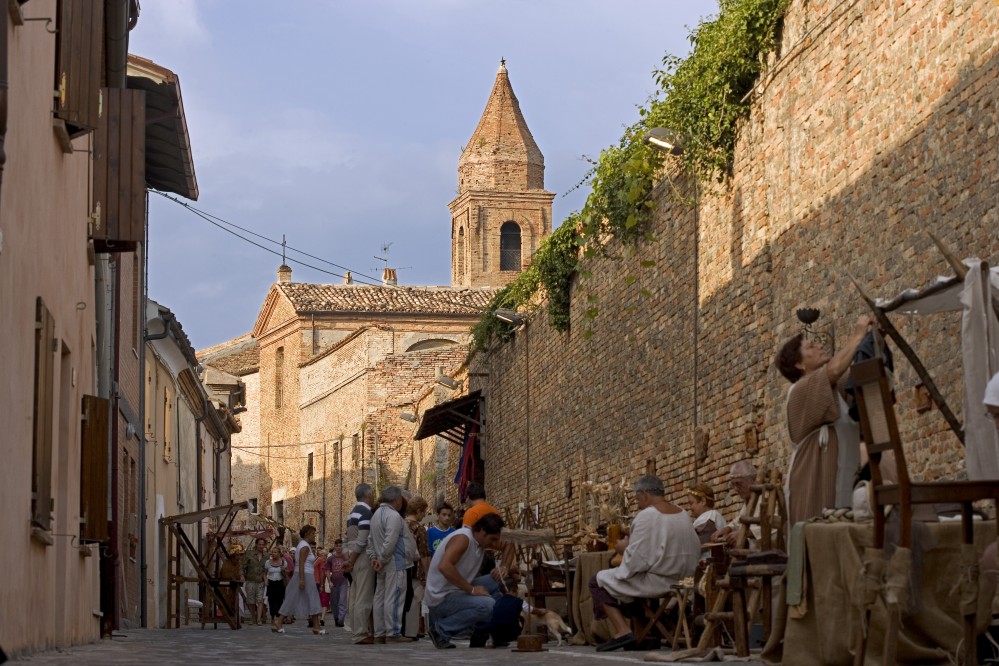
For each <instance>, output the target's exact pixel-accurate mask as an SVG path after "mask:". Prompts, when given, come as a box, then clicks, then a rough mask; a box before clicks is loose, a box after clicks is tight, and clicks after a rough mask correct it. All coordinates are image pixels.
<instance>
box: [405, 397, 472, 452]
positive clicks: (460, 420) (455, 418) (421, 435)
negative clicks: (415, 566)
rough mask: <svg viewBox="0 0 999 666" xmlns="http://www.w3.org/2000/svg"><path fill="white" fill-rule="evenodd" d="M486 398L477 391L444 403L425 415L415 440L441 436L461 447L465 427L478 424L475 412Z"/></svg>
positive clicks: (414, 437)
mask: <svg viewBox="0 0 999 666" xmlns="http://www.w3.org/2000/svg"><path fill="white" fill-rule="evenodd" d="M484 399H485V398H483V397H482V391H475V392H474V393H469V394H468V395H463V396H461V397H460V398H455V399H454V400H449V401H447V402H442V403H441V404H439V405H437V406H436V407H431V408H430V409H428V410H427V411H426V412H424V413H423V419H422V420H421V421H420V427H419V428H417V429H416V434H415V435H413V439H425V438H427V437H433V436H434V435H439V436H440V437H443V438H444V439H446V440H447V441H449V442H451V443H452V444H457V445H458V446H461V445H463V444H464V443H465V441H464V440H465V426H466V425H468V424H469V423H476V424H478V425H479V426H480V430H481V425H482V424H481V423H479V422H478V421H477V420H476V418H475V410H476V408H477V407H478V405H479V403H480V402H482V401H483V400H484Z"/></svg>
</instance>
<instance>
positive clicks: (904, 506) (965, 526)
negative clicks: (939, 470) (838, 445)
mask: <svg viewBox="0 0 999 666" xmlns="http://www.w3.org/2000/svg"><path fill="white" fill-rule="evenodd" d="M850 376H851V378H852V379H853V384H854V387H855V392H856V398H857V404H858V407H859V411H860V428H861V433H862V435H863V439H864V442H865V443H866V445H867V451H868V454H869V457H870V463H871V486H872V497H871V511H872V512H873V514H874V547H875V548H876V549H882V548H884V544H885V522H886V519H885V512H884V508H885V507H896V508H897V510H898V511H899V512H900V513H901V515H900V518H901V535H900V539H899V544H898V545H899V549H900V550H901V549H904V550H903V551H902V552H907V551H908V549H909V548H910V547H911V545H912V506H913V505H914V504H936V503H944V502H952V503H959V504H960V505H961V533H962V536H963V541H964V546H963V549H962V558H964V560H965V561H963V562H962V565H963V568H966V569H967V571H963V572H962V574H968V575H967V576H966V577H968V578H970V579H971V580H970V581H969V583H968V584H969V585H970V584H974V585H976V586H977V575H973V574H970V572H972V571H974V570H975V568H976V567H977V560H976V559H975V558H974V524H973V522H972V505H973V503H974V502H976V501H978V500H983V499H991V500H993V501H997V500H999V481H938V482H932V483H912V482H911V481H910V480H909V472H908V469H907V467H906V463H905V451H904V450H903V448H902V441H901V439H900V437H899V434H898V423H897V421H896V419H895V405H894V400H893V398H892V392H891V386H890V384H889V381H888V374H887V372H886V370H885V365H884V362H883V361H882V359H881V358H873V359H871V360H869V361H863V362H861V363H857V364H855V365H853V366H852V367H851V369H850ZM885 451H891V452H892V453H893V454H894V456H895V468H896V471H897V473H898V483H896V484H889V483H886V482H885V480H884V477H883V475H882V473H881V454H882V453H884V452H885ZM889 575H891V574H889ZM975 589H976V590H977V587H976V588H975ZM886 605H887V606H888V630H887V632H886V633H885V646H884V654H883V655H882V658H883V663H884V664H894V663H896V661H897V652H898V632H899V628H900V624H901V612H902V610H901V607H902V606H903V605H904V604H901V603H888V604H886ZM962 612H963V615H964V640H963V644H962V645H963V647H962V652H961V655H960V657H961V659H962V663H964V664H977V663H978V659H977V654H976V650H975V639H976V633H975V622H976V610H975V604H965V603H963V604H962ZM870 616H871V610H870V607H868V608H867V609H866V610H865V614H864V618H863V621H864V627H866V626H867V624H868V622H869V621H870ZM858 641H859V645H858V649H857V650H856V652H855V657H854V664H858V665H860V664H863V663H864V657H865V654H866V651H867V632H866V631H861V632H860V638H859V639H858Z"/></svg>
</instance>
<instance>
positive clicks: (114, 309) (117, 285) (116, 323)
mask: <svg viewBox="0 0 999 666" xmlns="http://www.w3.org/2000/svg"><path fill="white" fill-rule="evenodd" d="M118 261H119V259H118V258H116V259H114V260H112V261H110V262H108V263H109V264H110V266H111V284H112V285H113V287H112V289H113V291H112V292H111V293H112V296H111V308H110V309H111V345H112V347H111V525H110V529H109V530H108V535H109V537H110V540H111V543H110V548H108V560H109V562H106V564H107V565H108V568H107V570H106V573H107V580H108V582H109V584H110V589H109V590H108V593H109V595H108V599H107V604H108V609H107V611H105V616H104V617H105V623H106V624H108V625H109V626H108V627H107V633H108V634H110V633H111V631H112V630H114V629H118V628H119V617H118V615H119V610H120V609H119V608H118V591H119V590H118V582H117V581H118V573H117V572H118V566H119V559H120V558H121V552H120V551H119V549H118V545H119V544H118V536H119V535H118V521H119V520H120V519H121V516H120V515H119V513H118V486H119V483H118V475H119V474H120V472H121V470H119V468H118V445H119V440H118V418H119V402H120V393H121V389H120V387H119V385H118V380H119V378H120V372H121V354H120V353H119V352H120V351H121V321H120V320H119V316H118V315H119V312H120V308H119V307H118V303H119V302H120V299H121V271H120V267H119V265H118ZM122 583H124V580H122Z"/></svg>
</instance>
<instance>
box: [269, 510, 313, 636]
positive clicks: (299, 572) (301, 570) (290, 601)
mask: <svg viewBox="0 0 999 666" xmlns="http://www.w3.org/2000/svg"><path fill="white" fill-rule="evenodd" d="M298 534H299V536H301V537H302V540H301V541H299V542H298V546H297V547H296V548H295V551H296V554H297V559H298V563H297V564H296V566H295V573H294V574H292V576H291V580H290V581H288V587H286V588H285V593H284V602H283V603H282V604H281V611H280V612H279V613H278V616H277V617H276V618H274V627H273V629H272V630H273V631H274V632H275V633H279V634H283V633H284V629H283V628H282V626H281V625H283V624H284V618H286V617H288V616H289V615H290V616H299V617H302V616H306V615H308V616H309V617H310V619H311V626H312V633H314V634H325V633H326V630H325V629H320V627H319V615H320V613H322V612H323V605H322V603H321V602H320V601H319V588H318V587H316V581H315V569H316V556H315V554H314V553H313V552H312V545H311V544H312V542H314V541H315V539H316V528H315V527H313V526H312V525H306V526H304V527H303V528H302V529H301V530H299V532H298Z"/></svg>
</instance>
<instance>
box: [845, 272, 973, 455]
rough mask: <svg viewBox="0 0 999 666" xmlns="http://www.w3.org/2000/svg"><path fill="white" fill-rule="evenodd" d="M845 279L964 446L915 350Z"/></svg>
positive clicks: (953, 419) (953, 418) (960, 429)
mask: <svg viewBox="0 0 999 666" xmlns="http://www.w3.org/2000/svg"><path fill="white" fill-rule="evenodd" d="M847 277H849V278H850V282H852V283H853V286H854V287H856V288H857V292H859V293H860V297H861V298H862V299H863V300H864V303H866V304H867V307H868V308H870V310H871V313H872V314H873V315H874V318H875V319H877V321H878V326H879V327H880V328H881V330H882V331H884V332H885V335H887V336H888V337H889V338H891V339H892V341H894V342H895V345H896V346H897V347H898V350H899V351H900V352H902V354H903V355H904V356H905V358H906V359H907V360H908V361H909V364H910V365H911V366H912V369H913V370H915V371H916V375H918V376H919V380H920V381H921V382H923V385H924V386H925V387H926V390H927V391H929V392H930V397H932V398H933V402H935V403H936V405H937V407H938V408H939V409H940V413H941V414H942V415H943V417H944V420H946V421H947V425H949V426H950V429H951V430H953V431H954V434H955V435H957V438H958V440H960V442H961V445H962V446H964V427H963V426H962V425H961V422H960V421H958V420H957V417H956V416H955V415H954V412H952V411H951V409H950V407H949V406H948V405H947V401H946V400H945V399H944V397H943V394H941V393H940V390H939V389H938V388H937V385H936V382H934V381H933V378H932V377H930V373H929V372H928V371H927V370H926V366H924V365H923V362H922V361H921V360H920V359H919V356H918V355H917V354H916V352H915V350H913V348H912V347H911V346H910V345H909V343H908V342H906V340H905V338H903V337H902V334H901V333H899V332H898V329H897V328H895V325H894V324H892V323H891V320H890V319H888V315H886V314H885V312H884V310H882V309H881V308H879V307H878V306H877V305H876V304H875V303H874V301H873V300H872V299H871V298H870V297H869V296H868V295H867V293H866V292H865V291H864V289H863V287H861V286H860V283H859V282H857V279H856V278H855V277H853V276H852V275H850V274H849V273H847Z"/></svg>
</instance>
